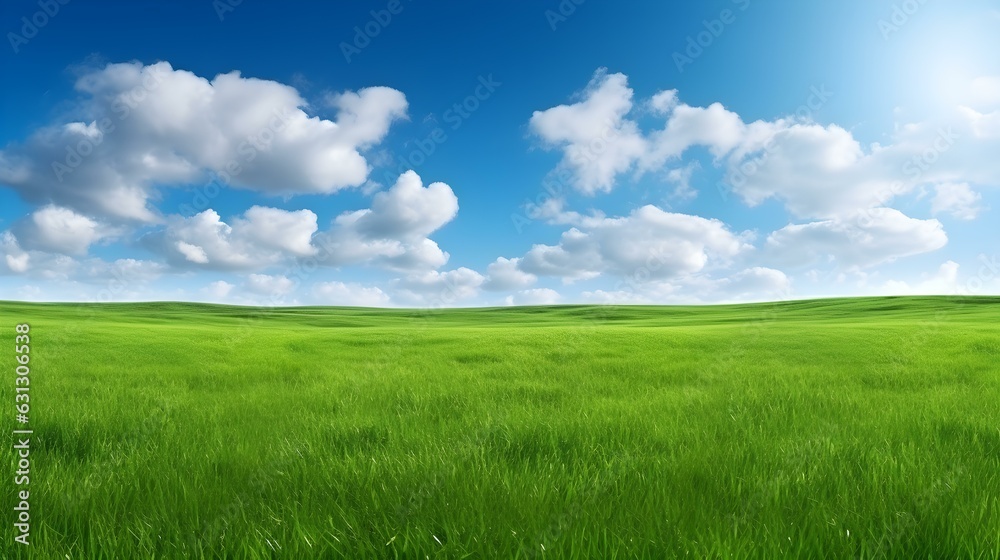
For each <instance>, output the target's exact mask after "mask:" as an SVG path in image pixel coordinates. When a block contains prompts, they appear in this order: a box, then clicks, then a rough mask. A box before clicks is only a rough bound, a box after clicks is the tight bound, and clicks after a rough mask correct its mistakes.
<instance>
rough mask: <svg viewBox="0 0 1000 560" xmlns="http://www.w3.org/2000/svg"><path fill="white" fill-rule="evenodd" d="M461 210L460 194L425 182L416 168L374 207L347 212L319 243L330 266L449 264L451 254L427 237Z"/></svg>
mask: <svg viewBox="0 0 1000 560" xmlns="http://www.w3.org/2000/svg"><path fill="white" fill-rule="evenodd" d="M457 213H458V198H457V197H456V196H455V193H454V192H453V191H452V190H451V187H449V186H448V185H446V184H444V183H431V184H430V185H428V186H427V187H424V186H423V185H422V183H421V181H420V177H419V176H418V175H417V174H416V173H414V172H413V171H407V172H406V173H403V174H402V175H400V176H399V179H398V180H397V181H396V183H395V184H394V185H393V186H392V187H391V188H390V189H389V190H387V191H384V192H380V193H378V194H376V195H375V198H374V200H373V201H372V207H371V208H370V209H365V210H358V211H355V212H346V213H344V214H341V215H340V216H338V217H337V218H336V220H334V224H333V227H332V228H331V229H330V230H329V231H326V232H323V233H321V234H319V235H317V236H316V238H315V240H314V242H315V244H316V245H318V246H320V247H322V248H323V249H324V251H325V253H324V255H322V260H323V261H324V262H326V263H327V264H329V265H331V266H341V265H346V264H367V263H371V264H374V265H377V266H382V267H384V268H389V269H391V270H402V271H412V270H428V269H436V268H439V267H441V266H444V264H445V263H447V262H448V254H447V253H445V252H444V251H442V250H441V248H440V247H439V246H438V244H437V243H435V242H434V241H433V240H431V239H428V238H427V236H428V235H430V234H431V233H433V232H435V231H437V230H438V229H440V228H442V227H443V226H444V225H445V224H447V223H448V222H450V221H451V220H452V219H454V217H455V215H456V214H457Z"/></svg>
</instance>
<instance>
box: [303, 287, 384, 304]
mask: <svg viewBox="0 0 1000 560" xmlns="http://www.w3.org/2000/svg"><path fill="white" fill-rule="evenodd" d="M312 295H313V299H314V300H315V301H316V303H318V304H320V305H347V306H352V307H387V306H388V305H389V304H390V298H389V295H388V294H386V293H385V292H383V291H382V290H381V289H380V288H378V287H375V286H362V285H361V284H355V283H344V282H320V283H317V284H315V285H314V286H313V288H312Z"/></svg>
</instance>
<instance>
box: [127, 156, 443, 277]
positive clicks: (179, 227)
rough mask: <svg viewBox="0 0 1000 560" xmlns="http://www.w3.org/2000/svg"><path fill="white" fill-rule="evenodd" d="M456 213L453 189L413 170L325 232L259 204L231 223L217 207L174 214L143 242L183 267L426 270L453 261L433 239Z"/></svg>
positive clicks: (308, 217)
mask: <svg viewBox="0 0 1000 560" xmlns="http://www.w3.org/2000/svg"><path fill="white" fill-rule="evenodd" d="M457 212H458V199H457V197H456V196H455V193H454V192H453V191H452V190H451V187H449V186H448V185H446V184H444V183H432V184H430V185H428V186H426V187H425V186H423V184H422V182H421V180H420V177H419V176H418V175H417V174H416V173H414V172H412V171H409V172H406V173H404V174H403V175H401V176H400V177H399V180H398V181H397V182H396V184H395V185H393V186H392V187H391V188H390V189H388V190H387V191H384V192H380V193H378V194H376V195H375V197H374V199H373V201H372V206H371V208H366V209H363V210H356V211H352V212H345V213H343V214H341V215H340V216H337V218H335V219H334V221H333V223H332V224H331V226H330V227H329V228H328V229H326V230H323V231H320V230H319V227H318V224H317V217H316V214H315V213H313V212H312V211H311V210H307V209H303V210H295V211H289V210H281V209H278V208H269V207H264V206H253V207H251V208H250V209H249V210H247V211H246V212H244V213H243V214H242V215H239V216H235V217H233V218H231V219H229V220H228V221H226V220H224V219H223V218H222V216H220V215H219V213H218V212H216V211H215V210H211V209H209V210H205V211H203V212H200V213H198V214H196V215H194V216H191V217H183V216H177V215H173V216H169V217H168V218H167V223H166V225H165V226H164V227H163V228H161V229H158V230H156V231H154V232H152V233H150V234H148V235H146V236H145V237H144V238H143V243H144V244H145V245H146V247H148V248H150V249H152V250H154V251H155V252H157V253H159V254H162V255H164V256H165V257H166V259H167V261H168V262H169V263H170V264H171V265H173V266H174V267H176V268H179V269H210V270H244V271H261V270H263V269H266V268H268V267H273V266H289V265H291V264H292V263H294V262H296V261H302V260H304V259H311V260H312V261H314V264H319V265H325V266H334V267H340V266H346V265H369V264H370V265H374V266H378V267H381V268H386V269H389V270H397V271H426V270H433V269H437V268H439V267H441V266H443V265H444V264H445V263H446V262H447V261H448V254H447V253H445V252H444V251H442V250H441V248H440V247H439V246H438V245H437V243H435V242H434V241H433V240H431V239H429V238H428V237H427V236H428V235H430V234H431V233H433V232H435V231H437V230H438V229H440V228H441V227H443V226H444V225H445V224H447V223H448V222H450V221H451V220H452V219H453V218H454V217H455V215H456V214H457Z"/></svg>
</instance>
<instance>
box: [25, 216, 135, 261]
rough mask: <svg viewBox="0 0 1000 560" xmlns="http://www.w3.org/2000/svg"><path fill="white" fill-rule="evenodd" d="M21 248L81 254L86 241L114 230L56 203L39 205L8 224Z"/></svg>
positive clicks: (111, 233) (88, 243)
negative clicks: (10, 225)
mask: <svg viewBox="0 0 1000 560" xmlns="http://www.w3.org/2000/svg"><path fill="white" fill-rule="evenodd" d="M12 233H13V234H14V235H15V236H17V239H18V241H19V242H20V243H21V245H22V246H23V247H24V248H25V249H29V250H37V251H46V252H50V253H62V254H67V255H83V254H86V253H87V249H88V248H89V247H90V245H92V244H94V243H97V242H98V241H101V240H102V239H105V238H107V237H109V236H111V235H114V234H115V233H116V232H115V230H113V229H112V228H109V227H108V226H106V225H104V224H101V223H99V222H97V221H95V220H92V219H90V218H88V217H86V216H82V215H80V214H77V213H76V212H73V211H72V210H70V209H68V208H60V207H58V206H52V205H48V206H43V207H42V208H39V209H38V210H35V211H34V212H33V213H32V214H31V216H29V217H28V218H26V219H24V220H21V221H20V222H18V223H17V224H15V225H14V227H13V228H12Z"/></svg>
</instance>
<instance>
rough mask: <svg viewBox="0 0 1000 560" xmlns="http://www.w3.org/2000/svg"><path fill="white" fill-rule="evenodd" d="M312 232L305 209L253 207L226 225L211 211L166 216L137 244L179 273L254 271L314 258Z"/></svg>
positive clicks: (311, 217) (313, 226) (313, 225)
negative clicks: (159, 226) (191, 270)
mask: <svg viewBox="0 0 1000 560" xmlns="http://www.w3.org/2000/svg"><path fill="white" fill-rule="evenodd" d="M316 229H317V226H316V214H314V213H313V212H312V211H311V210H298V211H294V212H289V211H285V210H279V209H277V208H265V207H260V206H254V207H252V208H250V209H249V210H247V211H246V212H245V213H244V214H243V215H242V216H240V217H237V218H235V219H233V220H232V224H231V225H230V224H228V223H226V222H224V221H223V220H222V217H221V216H219V214H218V212H216V211H215V210H205V211H204V212H201V213H199V214H196V215H194V216H191V217H190V218H185V217H182V216H171V217H170V218H169V219H168V221H167V224H166V227H165V228H163V229H162V230H158V231H156V232H154V233H151V234H149V235H147V236H146V237H145V238H143V242H144V244H145V245H146V246H147V247H149V248H150V249H152V250H154V251H156V252H158V253H160V254H162V255H164V256H165V257H166V258H167V261H168V262H169V263H170V264H172V265H173V266H174V267H177V268H181V269H185V268H201V269H211V270H259V269H263V268H266V267H268V266H272V265H276V264H280V263H282V262H286V261H288V260H289V259H291V258H293V257H295V256H306V255H312V254H313V253H315V252H316V249H315V248H314V247H313V246H312V245H311V244H310V238H311V237H312V235H313V234H314V233H315V232H316Z"/></svg>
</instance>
